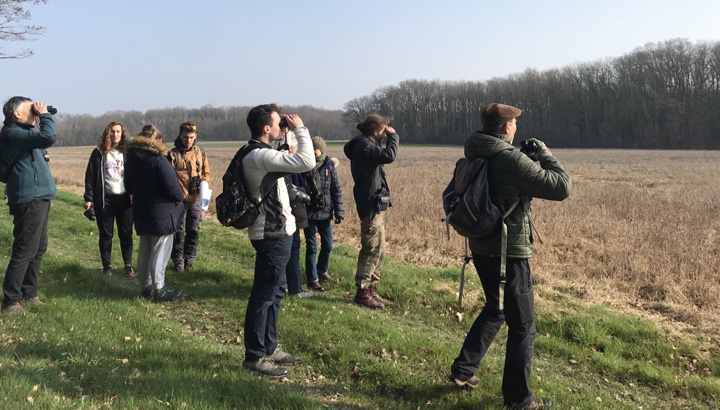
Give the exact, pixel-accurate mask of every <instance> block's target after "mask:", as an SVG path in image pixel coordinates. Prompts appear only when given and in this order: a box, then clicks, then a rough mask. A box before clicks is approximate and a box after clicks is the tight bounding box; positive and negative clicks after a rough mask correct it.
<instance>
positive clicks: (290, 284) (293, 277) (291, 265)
mask: <svg viewBox="0 0 720 410" xmlns="http://www.w3.org/2000/svg"><path fill="white" fill-rule="evenodd" d="M285 276H286V277H287V290H288V293H289V294H291V295H297V294H298V293H300V292H302V290H303V289H302V272H301V271H300V230H299V229H298V230H296V231H295V233H294V234H293V236H292V246H291V247H290V260H289V261H288V264H287V268H286V269H285Z"/></svg>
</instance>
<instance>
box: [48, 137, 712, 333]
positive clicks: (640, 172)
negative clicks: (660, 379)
mask: <svg viewBox="0 0 720 410" xmlns="http://www.w3.org/2000/svg"><path fill="white" fill-rule="evenodd" d="M91 150H92V148H91V147H69V148H53V149H51V151H50V152H51V155H52V161H51V168H52V172H53V175H54V176H55V178H56V180H57V182H58V185H59V186H60V187H61V188H65V189H70V190H73V191H75V192H78V193H82V190H83V188H82V187H83V179H84V174H85V167H86V164H87V160H88V158H89V156H90V152H91ZM235 151H236V148H227V147H226V148H220V147H212V146H208V147H207V148H206V152H207V155H208V159H209V162H210V166H211V169H212V183H211V188H212V189H213V192H214V193H215V194H217V193H219V192H221V190H222V186H221V185H222V184H221V177H222V173H223V172H224V170H225V168H226V167H227V165H228V163H229V162H230V159H231V157H232V155H233V154H234V153H235ZM553 152H554V154H555V155H556V156H557V158H558V159H559V160H560V162H561V163H562V164H563V165H564V166H565V168H566V170H567V171H568V173H569V174H570V175H571V178H572V182H573V193H572V195H571V196H570V198H568V199H567V200H565V201H563V202H551V201H544V200H537V199H535V200H533V208H534V211H535V225H536V227H537V229H538V232H539V236H540V238H541V239H542V241H543V243H542V244H540V243H536V247H535V257H534V258H533V260H532V261H531V266H532V269H533V274H534V276H535V279H536V281H538V282H542V283H544V284H547V285H549V286H551V287H553V288H554V289H557V290H559V291H562V292H569V293H572V294H574V295H576V296H579V297H581V298H583V299H586V300H588V301H590V302H591V303H609V304H614V305H618V306H621V307H623V308H628V309H634V310H641V311H644V312H653V314H656V315H657V314H659V315H662V316H663V317H664V318H666V319H668V318H669V319H670V320H678V321H682V322H685V323H690V324H693V325H702V324H706V325H708V324H710V323H708V321H712V322H713V323H716V322H715V320H716V319H715V318H716V317H717V315H718V313H720V263H719V259H720V258H719V257H720V250H719V249H718V245H720V239H719V232H720V172H718V171H719V165H720V152H708V151H628V150H563V149H555V150H553ZM328 154H329V155H330V156H334V157H337V158H338V159H339V160H340V167H339V169H338V172H339V175H340V180H341V183H342V188H343V194H344V200H345V211H346V213H345V221H344V222H343V223H342V224H341V225H339V226H335V227H334V236H335V240H336V242H337V243H343V244H347V245H351V246H355V247H358V248H359V227H360V221H359V220H358V217H357V213H356V212H355V204H354V200H353V195H352V178H351V176H350V168H349V161H348V160H347V158H345V156H344V155H342V148H341V147H338V146H329V147H328ZM461 155H462V149H461V148H459V147H452V148H435V147H432V148H430V147H428V148H418V147H402V146H401V147H400V150H399V155H398V158H397V160H396V161H395V162H394V163H393V164H390V165H387V166H386V171H387V174H388V179H389V184H390V189H391V191H392V198H393V206H392V208H390V210H389V212H388V214H387V226H386V230H387V241H388V253H389V254H390V255H392V256H395V257H397V258H399V259H402V260H404V261H406V262H409V263H411V264H414V265H415V266H435V267H442V266H459V265H460V263H461V260H462V255H463V242H462V240H461V238H460V237H459V236H458V235H457V234H455V233H454V232H451V239H450V241H448V239H447V236H446V233H445V225H444V224H443V223H441V221H440V220H441V218H442V216H443V212H442V206H441V201H440V194H441V192H442V190H443V189H444V187H445V185H446V184H447V183H448V181H449V179H450V177H451V175H452V169H453V165H454V162H455V161H456V160H457V159H458V158H459V157H460V156H461ZM81 206H82V204H81V203H80V202H78V217H79V218H81V217H82V212H81V209H80V208H81ZM205 219H206V220H214V217H211V216H209V217H206V218H205Z"/></svg>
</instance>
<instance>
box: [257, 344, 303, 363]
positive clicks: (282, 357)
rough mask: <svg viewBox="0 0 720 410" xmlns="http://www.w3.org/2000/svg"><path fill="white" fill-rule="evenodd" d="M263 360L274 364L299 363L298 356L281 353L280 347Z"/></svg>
mask: <svg viewBox="0 0 720 410" xmlns="http://www.w3.org/2000/svg"><path fill="white" fill-rule="evenodd" d="M265 360H270V361H272V362H273V363H275V364H293V363H297V362H299V361H300V356H296V355H294V354H288V353H285V352H283V350H282V349H281V348H280V346H278V347H276V348H275V351H274V352H273V354H271V355H270V356H265Z"/></svg>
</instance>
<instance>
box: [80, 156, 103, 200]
mask: <svg viewBox="0 0 720 410" xmlns="http://www.w3.org/2000/svg"><path fill="white" fill-rule="evenodd" d="M98 157H99V158H98ZM98 159H100V161H98ZM100 166H102V154H100V150H98V149H97V148H95V149H94V150H93V152H92V154H90V159H89V160H88V164H87V169H86V170H85V195H84V198H85V202H94V199H95V195H96V192H95V190H96V186H95V185H96V183H97V179H98V173H99V172H100V168H99V167H100Z"/></svg>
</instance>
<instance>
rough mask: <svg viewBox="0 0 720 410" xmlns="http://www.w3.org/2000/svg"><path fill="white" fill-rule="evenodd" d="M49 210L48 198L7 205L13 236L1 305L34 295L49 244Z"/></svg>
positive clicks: (30, 297) (35, 294)
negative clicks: (11, 217) (11, 221)
mask: <svg viewBox="0 0 720 410" xmlns="http://www.w3.org/2000/svg"><path fill="white" fill-rule="evenodd" d="M49 214H50V201H49V200H46V199H33V200H32V201H30V202H26V203H24V204H17V205H10V215H12V216H13V225H14V226H15V227H14V228H13V237H14V238H15V239H14V241H13V244H12V255H11V256H10V262H9V263H8V266H7V271H5V281H4V282H3V296H4V297H3V301H2V306H3V307H6V306H9V305H11V304H13V303H15V302H17V301H19V300H22V299H32V298H34V297H36V296H37V286H38V272H39V271H40V263H42V257H43V255H44V254H45V251H46V250H47V246H48V237H47V226H48V215H49Z"/></svg>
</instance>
